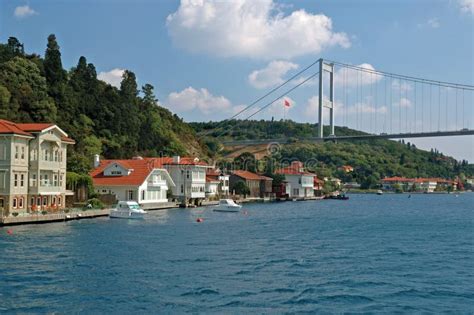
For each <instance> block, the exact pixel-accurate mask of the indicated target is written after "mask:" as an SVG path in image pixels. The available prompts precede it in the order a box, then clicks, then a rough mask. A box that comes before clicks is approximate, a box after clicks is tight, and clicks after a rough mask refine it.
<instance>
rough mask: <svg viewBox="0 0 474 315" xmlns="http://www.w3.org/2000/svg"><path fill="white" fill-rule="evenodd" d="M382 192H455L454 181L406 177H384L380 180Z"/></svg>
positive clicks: (455, 185) (455, 184)
mask: <svg viewBox="0 0 474 315" xmlns="http://www.w3.org/2000/svg"><path fill="white" fill-rule="evenodd" d="M381 184H382V188H383V189H384V190H396V189H400V190H402V191H415V192H426V193H431V192H434V191H435V190H448V189H452V190H456V189H457V183H456V181H452V180H447V179H443V178H406V177H398V176H395V177H386V178H384V179H382V180H381Z"/></svg>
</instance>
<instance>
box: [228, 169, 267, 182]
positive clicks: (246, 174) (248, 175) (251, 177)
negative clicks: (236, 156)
mask: <svg viewBox="0 0 474 315" xmlns="http://www.w3.org/2000/svg"><path fill="white" fill-rule="evenodd" d="M233 174H234V175H236V176H239V177H241V178H243V179H247V180H273V178H271V177H267V176H262V175H258V174H255V173H252V172H249V171H240V170H239V171H234V172H233Z"/></svg>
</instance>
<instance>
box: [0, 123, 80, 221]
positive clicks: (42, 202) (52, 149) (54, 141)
mask: <svg viewBox="0 0 474 315" xmlns="http://www.w3.org/2000/svg"><path fill="white" fill-rule="evenodd" d="M74 143H75V142H74V140H72V139H71V138H69V137H68V135H67V133H65V132H64V131H63V130H62V129H61V128H59V127H58V126H57V125H55V124H52V123H27V124H17V123H13V122H11V121H7V120H0V212H3V215H9V214H12V213H26V212H31V211H41V210H48V211H55V210H57V209H61V208H64V207H65V195H66V162H67V161H66V156H67V146H68V145H70V144H74Z"/></svg>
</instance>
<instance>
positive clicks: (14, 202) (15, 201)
mask: <svg viewBox="0 0 474 315" xmlns="http://www.w3.org/2000/svg"><path fill="white" fill-rule="evenodd" d="M16 203H17V200H16V198H13V209H16V207H17V204H16Z"/></svg>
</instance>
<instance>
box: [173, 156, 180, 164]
mask: <svg viewBox="0 0 474 315" xmlns="http://www.w3.org/2000/svg"><path fill="white" fill-rule="evenodd" d="M180 161H181V157H180V156H179V155H175V156H173V163H174V164H179V162H180Z"/></svg>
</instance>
